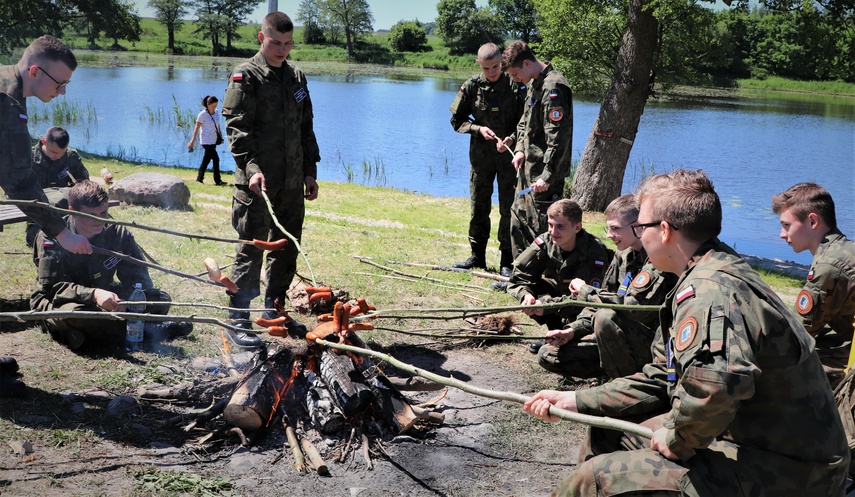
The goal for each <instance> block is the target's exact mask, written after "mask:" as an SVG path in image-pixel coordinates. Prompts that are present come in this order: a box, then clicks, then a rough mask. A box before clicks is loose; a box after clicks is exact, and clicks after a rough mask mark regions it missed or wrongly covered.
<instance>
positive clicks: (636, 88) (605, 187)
mask: <svg viewBox="0 0 855 497" xmlns="http://www.w3.org/2000/svg"><path fill="white" fill-rule="evenodd" d="M648 3H650V0H631V1H630V5H629V13H628V14H627V26H626V32H625V33H624V35H623V42H622V43H621V47H620V50H619V51H618V58H617V63H616V64H615V72H614V75H613V76H612V81H611V84H609V88H608V90H606V95H605V98H604V99H603V104H602V106H601V107H600V114H599V115H598V116H597V120H596V122H595V123H594V129H593V130H592V131H591V135H590V136H589V137H588V143H587V145H586V146H585V151H584V152H583V153H582V158H581V159H580V161H579V166H578V167H577V168H576V173H575V174H574V177H573V199H574V200H576V201H577V202H579V205H580V206H581V207H582V209H584V210H593V211H600V212H602V211H604V210H605V208H606V206H607V205H608V204H609V202H611V201H612V200H613V199H615V198H617V197H618V196H620V193H621V186H622V185H623V176H624V172H625V171H626V164H627V161H628V160H629V153H630V151H631V150H632V144H633V142H634V141H635V135H636V133H638V123H639V121H640V120H641V114H642V113H643V112H644V105H645V104H646V103H647V97H648V96H649V95H650V83H651V81H652V77H653V59H654V57H655V55H656V51H657V48H658V46H657V42H658V29H659V22H658V20H657V19H656V17H654V15H653V13H652V12H651V9H649V8H645V7H649V6H648V5H647V4H648Z"/></svg>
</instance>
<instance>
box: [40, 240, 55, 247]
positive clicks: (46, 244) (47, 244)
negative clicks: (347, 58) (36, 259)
mask: <svg viewBox="0 0 855 497" xmlns="http://www.w3.org/2000/svg"><path fill="white" fill-rule="evenodd" d="M53 245H54V242H53V240H50V239H48V238H45V239H44V241H43V242H42V247H44V248H53Z"/></svg>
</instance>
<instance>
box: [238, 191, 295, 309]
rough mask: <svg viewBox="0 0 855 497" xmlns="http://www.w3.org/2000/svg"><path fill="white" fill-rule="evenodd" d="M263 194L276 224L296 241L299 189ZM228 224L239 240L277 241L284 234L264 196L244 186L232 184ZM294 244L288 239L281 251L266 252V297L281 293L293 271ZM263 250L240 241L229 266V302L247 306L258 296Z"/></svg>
mask: <svg viewBox="0 0 855 497" xmlns="http://www.w3.org/2000/svg"><path fill="white" fill-rule="evenodd" d="M267 196H268V197H269V198H270V203H271V204H272V205H273V212H274V213H275V214H276V218H277V219H278V220H279V223H280V224H281V225H282V227H283V228H285V230H286V231H288V233H290V234H291V235H292V236H294V238H296V239H297V240H298V241H299V240H300V239H301V237H302V234H303V217H304V216H305V213H306V206H305V200H304V197H303V188H302V187H300V188H290V189H284V188H280V189H275V190H274V189H268V190H267ZM232 226H233V227H234V229H235V231H237V234H238V237H239V238H240V239H241V240H253V239H259V240H267V241H272V240H279V239H281V238H285V235H284V234H283V233H282V232H281V231H279V228H277V227H276V225H275V224H274V222H273V220H272V218H271V217H270V213H269V212H268V210H267V204H266V203H265V202H264V199H263V198H261V197H259V196H258V195H256V194H255V193H253V192H251V191H250V190H249V188H248V187H246V186H244V185H235V187H234V192H233V199H232ZM298 255H299V251H298V250H297V247H296V246H294V244H293V243H291V241H290V240H289V241H288V243H287V245H285V249H284V250H275V251H270V252H267V254H266V258H267V265H266V270H265V280H266V284H267V290H266V292H265V296H266V297H270V298H278V297H281V296H284V295H285V291H286V290H288V287H289V286H291V281H292V280H293V279H294V275H295V274H296V273H297V256H298ZM264 257H265V253H264V251H263V250H261V249H258V248H256V247H255V246H253V245H249V244H240V245H238V248H237V255H236V256H235V265H234V267H233V269H232V276H231V278H232V281H234V282H235V284H236V285H237V287H238V289H239V290H238V293H237V294H235V295H232V301H233V302H232V303H233V305H235V306H238V307H248V306H249V303H250V301H252V299H254V298H256V297H258V296H259V295H261V266H262V262H263V259H264Z"/></svg>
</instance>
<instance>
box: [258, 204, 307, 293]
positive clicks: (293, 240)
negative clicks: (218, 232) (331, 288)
mask: <svg viewBox="0 0 855 497" xmlns="http://www.w3.org/2000/svg"><path fill="white" fill-rule="evenodd" d="M261 196H262V197H264V203H266V204H267V212H269V213H270V218H271V219H273V223H274V224H276V227H277V228H279V231H281V232H282V233H283V234H284V235H285V236H287V237H288V239H289V240H291V243H293V244H294V246H295V247H296V248H297V251H298V252H300V255H302V256H303V260H304V261H306V267H308V268H309V275H311V278H312V286H318V283H317V282H316V281H315V272H314V271H312V265H311V264H310V263H309V258H308V257H306V253H305V252H303V247H301V246H300V242H299V241H297V239H296V238H295V237H294V235H292V234H291V233H288V230H286V229H285V227H284V226H282V225H281V224H279V219H278V218H277V217H276V213H275V212H273V204H272V203H270V197H268V196H267V192H266V191H264V190H261Z"/></svg>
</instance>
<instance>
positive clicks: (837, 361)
mask: <svg viewBox="0 0 855 497" xmlns="http://www.w3.org/2000/svg"><path fill="white" fill-rule="evenodd" d="M851 347H852V340H847V339H846V338H845V337H843V336H841V335H839V334H837V332H834V331H831V332H829V333H826V334H824V335H819V336H817V337H816V353H817V355H819V360H820V361H821V362H822V369H824V370H825V375H826V376H828V381H829V382H830V383H831V388H836V387H837V385H839V384H840V381H841V380H843V376H844V375H845V373H846V364H847V363H848V362H849V349H850V348H851Z"/></svg>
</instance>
